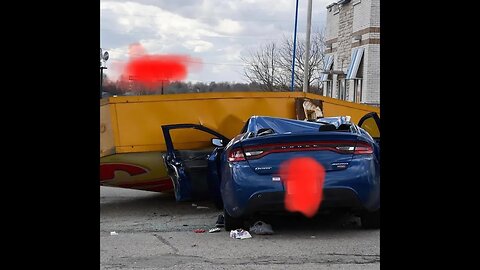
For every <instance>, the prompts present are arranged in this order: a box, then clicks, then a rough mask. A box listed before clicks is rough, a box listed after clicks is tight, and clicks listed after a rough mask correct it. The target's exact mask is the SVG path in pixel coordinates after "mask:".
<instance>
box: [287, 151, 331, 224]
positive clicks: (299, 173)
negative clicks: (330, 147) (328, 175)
mask: <svg viewBox="0 0 480 270" xmlns="http://www.w3.org/2000/svg"><path fill="white" fill-rule="evenodd" d="M280 177H281V179H282V181H283V182H284V184H285V208H286V210H287V211H290V212H301V213H303V214H304V215H305V216H307V217H313V216H314V215H315V214H316V213H317V211H318V209H319V207H320V204H321V202H322V196H323V182H324V180H325V168H323V166H322V165H321V164H320V163H318V162H317V161H316V160H314V159H312V158H308V157H302V158H294V159H291V160H289V161H286V162H284V163H283V164H282V166H281V168H280Z"/></svg>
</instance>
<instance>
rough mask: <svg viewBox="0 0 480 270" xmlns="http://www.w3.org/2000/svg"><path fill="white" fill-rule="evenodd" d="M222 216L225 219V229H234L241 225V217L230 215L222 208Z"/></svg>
mask: <svg viewBox="0 0 480 270" xmlns="http://www.w3.org/2000/svg"><path fill="white" fill-rule="evenodd" d="M223 217H224V219H225V231H230V230H236V229H240V228H242V227H243V219H242V218H234V217H232V216H230V215H229V214H228V213H227V211H225V209H224V210H223Z"/></svg>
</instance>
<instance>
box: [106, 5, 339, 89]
mask: <svg viewBox="0 0 480 270" xmlns="http://www.w3.org/2000/svg"><path fill="white" fill-rule="evenodd" d="M332 2H335V1H333V0H328V1H326V0H316V1H314V2H313V12H312V30H313V29H314V28H316V27H320V25H321V24H324V23H325V20H326V18H325V14H326V6H327V5H328V4H330V3H332ZM306 8H307V1H300V2H299V13H298V15H299V17H298V34H299V35H300V36H301V35H302V34H304V32H305V21H306ZM100 9H101V22H100V27H101V37H100V38H101V44H100V45H101V47H102V48H105V49H107V50H108V51H109V53H110V60H109V61H108V62H107V67H108V69H107V70H105V72H106V73H107V75H108V76H110V77H113V78H115V76H118V75H119V74H117V73H118V72H116V70H118V69H117V68H113V64H114V63H115V65H117V63H119V62H120V61H126V60H128V47H129V45H130V44H132V43H140V44H141V45H142V46H143V47H144V48H145V49H146V51H147V53H150V54H186V55H189V56H191V57H194V58H196V59H201V61H202V62H204V63H205V65H204V66H203V69H202V70H198V71H194V72H192V73H190V74H189V75H188V77H187V80H197V81H205V82H210V81H244V78H243V77H242V75H241V74H242V73H243V66H242V64H243V63H242V61H241V58H240V56H241V55H244V54H246V53H247V52H248V51H249V50H250V49H254V48H256V47H259V46H260V45H261V44H264V43H266V42H269V41H272V40H281V39H282V37H283V36H284V35H286V36H291V35H292V34H293V24H294V15H295V0H235V1H225V0H203V1H197V0H182V1H171V0H134V1H125V0H101V3H100ZM109 65H110V66H109Z"/></svg>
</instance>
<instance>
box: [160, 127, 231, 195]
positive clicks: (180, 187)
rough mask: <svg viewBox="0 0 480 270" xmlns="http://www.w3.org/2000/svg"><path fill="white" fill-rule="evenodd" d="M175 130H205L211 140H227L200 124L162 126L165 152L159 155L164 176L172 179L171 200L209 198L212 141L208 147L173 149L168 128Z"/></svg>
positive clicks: (226, 141)
mask: <svg viewBox="0 0 480 270" xmlns="http://www.w3.org/2000/svg"><path fill="white" fill-rule="evenodd" d="M175 129H197V130H200V131H202V132H205V133H207V135H209V137H211V138H212V140H213V139H216V140H217V141H218V140H221V142H222V144H223V145H225V144H227V143H228V141H229V140H228V139H227V138H226V137H225V136H223V135H222V134H220V133H218V132H216V131H214V130H211V129H209V128H207V127H204V126H202V125H196V124H175V125H165V126H162V131H163V136H164V137H165V144H166V146H167V153H166V154H165V155H164V156H163V160H164V162H165V166H166V168H167V171H168V175H169V176H170V178H171V179H172V182H173V187H174V192H175V199H176V200H177V201H187V200H201V199H207V198H208V197H209V186H208V179H207V177H208V169H209V167H208V158H209V156H210V154H211V153H212V152H213V151H214V150H215V147H214V145H213V144H212V145H211V146H210V147H207V148H202V149H191V150H177V149H175V148H174V146H173V141H172V137H171V134H170V131H172V130H175ZM212 143H213V141H212ZM217 146H218V145H217Z"/></svg>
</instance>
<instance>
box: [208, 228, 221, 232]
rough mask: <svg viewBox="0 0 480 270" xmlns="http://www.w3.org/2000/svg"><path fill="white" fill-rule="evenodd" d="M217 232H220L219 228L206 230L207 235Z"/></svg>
mask: <svg viewBox="0 0 480 270" xmlns="http://www.w3.org/2000/svg"><path fill="white" fill-rule="evenodd" d="M219 231H220V228H211V229H210V230H208V232H209V233H215V232H219Z"/></svg>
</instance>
